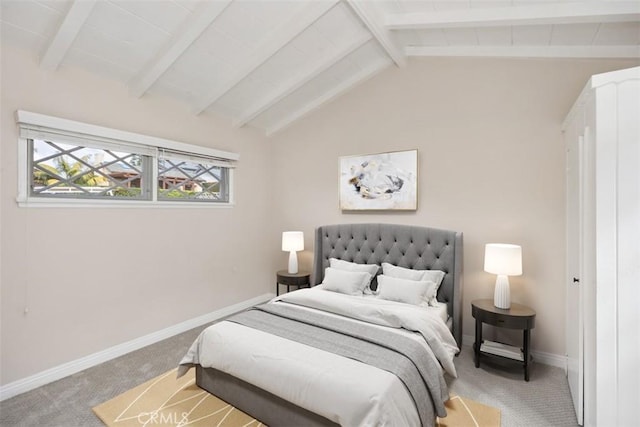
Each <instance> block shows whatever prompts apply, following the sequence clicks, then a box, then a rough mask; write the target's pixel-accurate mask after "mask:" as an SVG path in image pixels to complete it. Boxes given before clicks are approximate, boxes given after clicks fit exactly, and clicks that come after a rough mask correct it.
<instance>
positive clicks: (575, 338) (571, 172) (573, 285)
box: [565, 123, 584, 425]
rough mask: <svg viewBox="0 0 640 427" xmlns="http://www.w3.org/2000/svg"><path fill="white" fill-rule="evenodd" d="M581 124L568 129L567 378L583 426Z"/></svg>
mask: <svg viewBox="0 0 640 427" xmlns="http://www.w3.org/2000/svg"><path fill="white" fill-rule="evenodd" d="M578 129H579V124H577V123H574V124H573V126H572V129H568V130H567V132H566V134H565V137H566V138H567V278H566V295H567V311H566V322H567V325H566V346H567V379H568V381H569V389H570V390H571V397H572V399H573V406H574V408H575V411H576V416H577V418H578V424H580V425H583V405H584V385H583V379H584V374H583V370H584V358H583V356H584V353H583V352H584V344H583V338H584V327H583V312H584V310H583V299H582V298H583V297H582V286H581V284H580V279H581V276H582V273H581V259H582V239H581V236H582V221H581V216H582V215H581V212H582V207H581V194H582V184H581V183H582V179H581V170H582V168H581V159H582V158H583V157H582V146H583V138H582V136H581V135H579V132H578Z"/></svg>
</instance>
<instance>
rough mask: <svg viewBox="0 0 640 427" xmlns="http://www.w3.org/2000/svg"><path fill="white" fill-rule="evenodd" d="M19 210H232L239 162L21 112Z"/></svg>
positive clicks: (209, 151) (210, 152) (233, 156)
mask: <svg viewBox="0 0 640 427" xmlns="http://www.w3.org/2000/svg"><path fill="white" fill-rule="evenodd" d="M17 119H18V124H19V127H20V150H19V152H20V153H21V154H20V158H21V161H20V169H21V173H20V182H19V186H20V188H19V189H18V203H19V204H20V205H21V206H31V205H41V206H48V205H52V204H53V205H56V206H59V205H69V206H86V205H87V204H89V205H103V206H108V205H111V204H115V205H118V206H123V205H128V206H140V205H150V206H181V207H184V206H215V205H217V206H225V205H226V206H229V205H231V204H232V201H233V198H232V188H233V186H232V178H233V168H234V166H235V161H236V160H237V159H238V157H239V156H238V155H237V154H235V153H227V152H222V151H218V150H213V149H209V148H205V147H200V146H195V145H188V144H183V143H180V142H175V141H169V140H164V139H159V138H154V137H149V136H145V135H139V134H133V133H129V132H123V131H117V130H114V129H109V128H103V127H99V126H94V125H87V124H83V123H79V122H72V121H69V120H64V119H58V118H55V117H49V116H43V115H40V114H35V113H28V112H25V111H18V112H17Z"/></svg>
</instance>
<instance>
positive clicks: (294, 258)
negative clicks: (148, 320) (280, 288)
mask: <svg viewBox="0 0 640 427" xmlns="http://www.w3.org/2000/svg"><path fill="white" fill-rule="evenodd" d="M288 271H289V274H297V273H298V254H296V251H291V252H289V270H288Z"/></svg>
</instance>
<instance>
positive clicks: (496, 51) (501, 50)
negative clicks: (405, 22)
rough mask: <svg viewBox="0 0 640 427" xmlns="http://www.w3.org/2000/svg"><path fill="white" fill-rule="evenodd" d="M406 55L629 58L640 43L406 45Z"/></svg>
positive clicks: (635, 55) (639, 54) (638, 54)
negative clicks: (625, 44)
mask: <svg viewBox="0 0 640 427" xmlns="http://www.w3.org/2000/svg"><path fill="white" fill-rule="evenodd" d="M405 51H406V53H407V56H450V57H451V56H467V57H474V56H475V57H494V58H507V57H508V58H621V59H622V58H632V59H637V58H638V57H640V46H593V45H591V46H574V45H571V46H408V47H407V48H406V49H405Z"/></svg>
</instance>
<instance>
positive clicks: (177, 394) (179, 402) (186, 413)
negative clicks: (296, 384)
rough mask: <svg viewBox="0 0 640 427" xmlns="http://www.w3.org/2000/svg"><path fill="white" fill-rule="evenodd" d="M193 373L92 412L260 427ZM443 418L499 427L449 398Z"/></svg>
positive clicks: (119, 420) (168, 422) (109, 417)
mask: <svg viewBox="0 0 640 427" xmlns="http://www.w3.org/2000/svg"><path fill="white" fill-rule="evenodd" d="M194 371H195V370H194V369H192V370H190V371H189V373H188V374H187V375H185V376H183V377H182V378H180V379H176V373H175V369H174V370H171V371H168V372H166V373H164V374H162V375H160V376H158V377H156V378H154V379H152V380H149V381H147V382H146V383H144V384H141V385H139V386H137V387H134V388H133V389H131V390H128V391H126V392H125V393H123V394H121V395H119V396H117V397H115V398H113V399H111V400H109V401H107V402H104V403H102V404H100V405H98V406H96V407H94V408H93V411H94V412H95V414H96V415H97V416H98V417H99V418H100V419H101V420H102V421H103V422H104V423H105V425H107V426H109V427H128V426H136V427H140V426H145V425H149V426H151V425H152V426H166V427H169V426H175V427H178V426H179V427H183V426H184V427H187V426H189V427H201V426H202V427H204V426H212V425H216V426H220V427H224V426H226V427H241V426H251V427H258V426H263V424H261V423H260V422H259V421H257V420H255V419H253V418H252V417H251V416H249V415H247V414H245V413H244V412H242V411H239V410H238V409H236V408H234V407H233V406H231V405H229V404H227V403H226V402H224V401H222V400H220V399H218V398H217V397H215V396H213V395H211V394H209V393H207V392H206V391H204V390H202V389H200V388H199V387H198V386H197V385H196V384H195V379H194ZM446 406H447V417H446V418H441V419H440V418H439V419H437V420H436V425H438V426H441V427H466V426H476V427H496V426H497V427H499V426H500V410H498V409H496V408H492V407H490V406H487V405H483V404H481V403H478V402H475V401H473V400H471V399H466V398H462V397H460V396H453V397H452V398H451V399H450V400H449V401H448V402H447V404H446Z"/></svg>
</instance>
